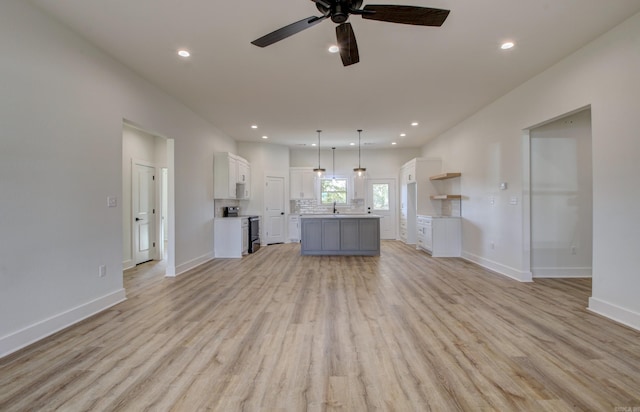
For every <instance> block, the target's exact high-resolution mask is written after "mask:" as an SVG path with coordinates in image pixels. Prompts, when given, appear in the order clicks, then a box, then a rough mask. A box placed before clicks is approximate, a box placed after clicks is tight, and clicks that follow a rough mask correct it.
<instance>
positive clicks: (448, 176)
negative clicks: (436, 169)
mask: <svg viewBox="0 0 640 412" xmlns="http://www.w3.org/2000/svg"><path fill="white" fill-rule="evenodd" d="M460 176H462V173H441V174H439V175H435V176H431V177H430V178H429V180H445V179H453V178H454V177H460Z"/></svg>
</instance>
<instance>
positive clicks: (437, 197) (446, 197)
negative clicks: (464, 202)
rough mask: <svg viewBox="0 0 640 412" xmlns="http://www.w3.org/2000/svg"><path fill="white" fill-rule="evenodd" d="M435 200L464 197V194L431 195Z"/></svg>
mask: <svg viewBox="0 0 640 412" xmlns="http://www.w3.org/2000/svg"><path fill="white" fill-rule="evenodd" d="M431 199H433V200H453V199H462V195H434V196H431Z"/></svg>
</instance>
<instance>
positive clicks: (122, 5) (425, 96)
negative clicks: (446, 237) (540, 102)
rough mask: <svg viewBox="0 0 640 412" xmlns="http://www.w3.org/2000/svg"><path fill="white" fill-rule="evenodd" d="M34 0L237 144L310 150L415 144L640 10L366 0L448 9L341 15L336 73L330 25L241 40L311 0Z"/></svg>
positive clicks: (536, 2) (307, 11)
mask: <svg viewBox="0 0 640 412" xmlns="http://www.w3.org/2000/svg"><path fill="white" fill-rule="evenodd" d="M32 1H33V2H34V3H35V4H36V5H38V6H40V7H42V8H43V9H45V10H46V11H47V12H49V13H50V14H52V15H54V16H55V17H56V18H58V19H59V20H61V21H62V22H63V23H65V24H66V25H67V26H69V27H71V28H72V29H73V30H74V31H76V32H78V33H80V34H81V35H82V36H84V37H85V38H87V39H88V40H89V41H91V42H92V43H94V44H96V45H97V46H98V47H100V48H101V49H103V50H104V51H106V52H107V53H108V54H110V55H112V56H113V57H114V58H115V59H117V60H119V61H121V62H122V63H124V64H125V65H127V66H129V67H130V68H132V69H133V70H135V71H136V72H138V73H139V74H140V75H142V76H143V77H145V78H147V79H148V80H150V81H151V82H153V83H155V84H156V85H158V86H159V87H161V88H162V89H164V90H165V91H167V92H168V93H169V94H171V95H173V96H175V97H177V98H178V99H179V100H181V101H182V102H184V103H185V104H186V105H187V106H189V107H190V108H191V109H193V110H194V111H195V112H197V113H199V114H200V115H201V116H203V117H205V118H207V119H209V121H211V123H212V124H213V125H215V126H216V127H217V128H219V129H221V130H222V131H223V132H225V133H226V134H228V135H229V136H231V137H233V138H235V139H236V140H239V141H263V140H262V139H261V136H263V135H267V136H269V139H268V142H271V143H276V144H284V145H290V146H297V145H303V144H306V145H308V146H310V145H311V143H313V142H315V141H316V140H317V133H316V129H322V130H323V133H322V146H323V147H325V146H336V147H345V146H348V144H349V143H350V142H357V138H358V134H357V132H356V130H357V129H364V132H363V134H362V142H363V144H365V143H366V144H367V145H371V146H370V147H381V148H382V147H391V146H390V144H391V142H392V141H396V142H397V143H398V144H397V146H395V147H417V146H420V145H422V144H424V143H425V142H426V141H427V140H429V139H430V138H433V137H435V136H437V135H438V134H440V133H441V132H443V131H445V130H447V129H448V128H450V127H451V126H453V125H455V124H456V123H458V122H460V121H461V120H463V119H464V118H466V117H467V116H469V115H470V114H472V113H474V112H475V111H477V110H478V109H480V108H481V107H483V106H484V105H486V104H488V103H490V102H491V101H493V100H495V99H496V98H498V97H500V96H502V95H503V94H505V93H506V92H508V91H509V90H511V89H513V88H514V87H516V86H518V85H519V84H521V83H523V82H525V81H526V80H528V79H529V78H531V77H533V76H534V75H535V74H537V73H539V72H541V71H542V70H544V69H546V68H548V67H549V66H551V65H553V64H554V63H556V62H558V61H559V60H560V59H561V58H562V57H564V56H566V55H568V54H570V53H572V52H573V51H575V50H577V49H579V48H580V47H582V46H583V45H585V44H586V43H588V42H589V41H591V40H593V39H594V38H596V37H597V36H599V35H600V34H602V33H604V32H605V31H607V30H609V29H611V28H612V27H614V26H616V25H617V24H619V23H620V22H622V21H623V20H625V19H626V18H628V17H630V16H632V15H633V14H635V13H637V12H640V1H638V0H481V1H479V0H422V1H417V0H385V1H380V2H378V1H375V0H372V1H367V0H365V2H364V5H366V4H407V5H414V6H425V7H436V8H444V9H450V10H451V14H450V15H449V18H448V19H447V21H446V22H445V23H444V25H443V26H442V27H441V28H433V27H420V26H408V25H401V24H393V23H384V22H378V21H372V20H363V19H362V18H360V17H359V16H351V18H350V22H351V23H352V25H353V28H354V31H355V33H356V37H357V40H358V46H359V50H360V63H358V64H355V65H353V66H349V67H343V66H342V63H341V61H340V57H339V55H337V54H329V53H328V52H327V48H328V46H329V45H331V44H333V43H334V42H335V24H334V23H332V22H331V21H330V20H326V21H324V22H322V23H320V24H318V25H316V26H314V27H312V28H310V29H307V30H305V31H303V32H301V33H298V34H296V35H295V36H293V37H290V38H287V39H285V40H282V41H281V42H279V43H276V44H273V45H271V46H269V47H266V48H259V47H256V46H253V45H252V44H250V42H251V41H252V40H255V39H257V38H258V37H261V36H262V35H264V34H267V33H269V32H271V31H273V30H275V29H278V28H280V27H282V26H285V25H287V24H289V23H292V22H294V21H298V20H301V19H303V18H305V17H309V16H312V15H319V13H318V11H317V9H316V7H315V4H314V3H313V2H311V1H309V0H268V1H267V0H244V1H237V0H236V1H222V0H179V1H176V0H89V1H88V0H32ZM507 40H511V41H513V42H515V43H516V46H515V47H514V48H513V49H511V50H509V51H503V50H501V49H500V44H501V43H502V42H504V41H507ZM179 48H187V49H189V50H190V51H191V52H192V57H191V58H189V59H188V60H184V59H181V58H179V57H177V55H176V51H177V50H178V49H179ZM413 121H417V122H419V123H420V124H419V126H417V127H412V126H411V125H410V123H411V122H413ZM252 124H257V125H258V126H259V128H258V129H257V130H253V129H251V127H250V126H251V125H252ZM403 132H404V133H406V134H407V136H406V137H404V138H402V137H400V133H403Z"/></svg>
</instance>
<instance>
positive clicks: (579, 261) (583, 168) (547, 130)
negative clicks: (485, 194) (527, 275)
mask: <svg viewBox="0 0 640 412" xmlns="http://www.w3.org/2000/svg"><path fill="white" fill-rule="evenodd" d="M525 137H526V138H527V142H526V143H527V144H526V148H527V149H528V152H529V153H528V156H527V158H528V162H527V163H529V167H528V174H527V175H528V179H529V182H528V184H527V185H525V186H524V187H528V188H529V202H525V203H524V204H525V206H526V205H527V204H528V207H529V210H528V213H527V211H526V210H525V228H527V227H528V229H529V230H528V232H529V233H528V238H529V242H530V243H529V244H528V245H526V242H525V250H527V249H528V250H529V256H528V260H527V261H528V262H529V264H530V272H531V274H532V277H533V278H584V277H591V273H592V260H593V212H592V210H593V191H592V185H593V174H592V164H591V159H592V142H591V110H590V108H582V109H580V110H577V111H575V112H572V113H569V114H567V115H565V116H562V117H560V118H557V119H554V120H551V121H549V122H545V123H544V124H542V125H539V126H536V127H534V128H531V129H529V130H528V131H527V133H526V134H525ZM523 147H524V146H523ZM526 220H528V223H527V222H526ZM526 246H528V248H527V247H526Z"/></svg>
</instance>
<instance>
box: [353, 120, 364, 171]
mask: <svg viewBox="0 0 640 412" xmlns="http://www.w3.org/2000/svg"><path fill="white" fill-rule="evenodd" d="M360 133H362V129H359V130H358V167H356V168H355V169H353V171H354V172H357V173H358V176H362V174H363V173H364V172H366V171H367V169H366V168H365V167H362V166H360Z"/></svg>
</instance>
